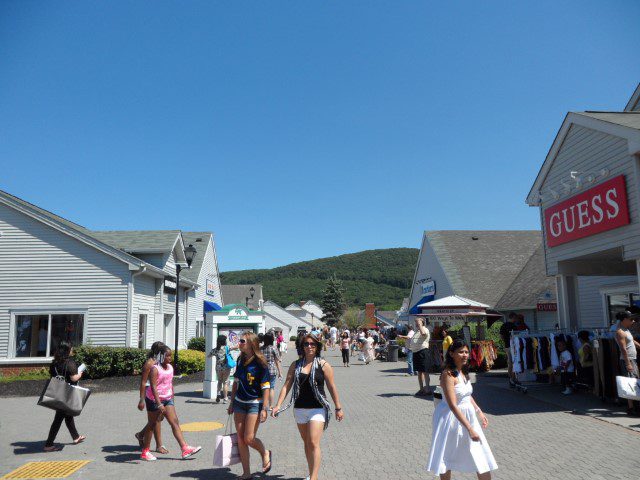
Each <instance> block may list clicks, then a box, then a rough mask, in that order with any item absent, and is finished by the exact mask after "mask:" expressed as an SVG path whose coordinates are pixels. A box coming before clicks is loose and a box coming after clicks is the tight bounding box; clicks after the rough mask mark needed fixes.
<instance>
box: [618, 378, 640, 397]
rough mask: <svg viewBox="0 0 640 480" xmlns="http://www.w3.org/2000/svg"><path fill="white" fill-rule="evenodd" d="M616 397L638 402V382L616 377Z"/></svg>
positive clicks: (639, 384)
mask: <svg viewBox="0 0 640 480" xmlns="http://www.w3.org/2000/svg"><path fill="white" fill-rule="evenodd" d="M616 386H617V387H618V397H620V398H626V399H627V400H640V380H638V379H637V378H633V377H622V376H618V377H616Z"/></svg>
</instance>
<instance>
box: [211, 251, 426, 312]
mask: <svg viewBox="0 0 640 480" xmlns="http://www.w3.org/2000/svg"><path fill="white" fill-rule="evenodd" d="M417 260H418V249H417V248H388V249H384V250H366V251H364V252H358V253H350V254H347V255H339V256H337V257H328V258H319V259H317V260H310V261H307V262H300V263H292V264H291V265H285V266H284V267H277V268H272V269H263V270H239V271H234V272H224V273H222V283H223V284H229V285H238V284H247V283H259V284H261V285H262V286H263V290H264V292H263V293H264V298H265V300H273V301H274V302H276V303H278V304H280V305H282V306H287V305H289V304H291V303H294V302H299V301H300V300H314V301H315V302H317V303H320V301H321V300H322V291H323V290H324V286H325V282H326V279H327V278H328V277H329V276H330V275H333V274H334V273H335V274H336V275H337V277H338V278H339V279H340V280H342V282H343V283H344V287H345V289H346V292H345V298H346V300H347V303H348V304H349V306H356V307H363V306H364V304H365V303H368V302H373V303H375V304H376V306H377V307H378V308H379V309H381V310H396V309H398V308H400V305H401V304H402V299H403V298H404V297H406V296H408V295H409V292H410V289H411V282H412V281H413V273H414V270H415V268H416V262H417Z"/></svg>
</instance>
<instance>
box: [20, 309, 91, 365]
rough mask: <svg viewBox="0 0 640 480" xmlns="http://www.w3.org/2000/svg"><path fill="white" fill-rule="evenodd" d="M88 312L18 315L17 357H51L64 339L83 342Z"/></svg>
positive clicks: (75, 342)
mask: <svg viewBox="0 0 640 480" xmlns="http://www.w3.org/2000/svg"><path fill="white" fill-rule="evenodd" d="M83 334H84V314H78V313H55V314H53V313H49V314H37V315H16V316H15V356H16V357H17V358H29V357H51V356H53V354H54V353H55V350H56V348H57V347H58V345H59V344H60V342H62V341H66V342H69V343H70V344H71V345H72V346H77V345H82V339H83Z"/></svg>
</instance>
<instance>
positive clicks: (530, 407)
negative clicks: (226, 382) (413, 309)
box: [0, 351, 640, 480]
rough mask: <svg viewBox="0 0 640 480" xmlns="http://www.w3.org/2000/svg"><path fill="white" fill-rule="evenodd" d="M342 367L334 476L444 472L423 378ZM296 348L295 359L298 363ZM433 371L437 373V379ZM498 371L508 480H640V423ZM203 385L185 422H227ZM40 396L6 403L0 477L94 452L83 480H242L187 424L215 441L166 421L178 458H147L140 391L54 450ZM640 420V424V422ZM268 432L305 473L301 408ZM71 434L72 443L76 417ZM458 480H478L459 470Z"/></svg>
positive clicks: (501, 451)
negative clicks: (515, 382)
mask: <svg viewBox="0 0 640 480" xmlns="http://www.w3.org/2000/svg"><path fill="white" fill-rule="evenodd" d="M327 357H328V359H329V361H331V363H332V364H333V365H335V366H336V367H335V371H336V382H337V385H338V389H339V391H340V394H341V397H342V403H343V406H344V410H345V415H346V418H345V420H344V421H343V422H342V423H340V424H338V423H337V422H335V421H332V422H331V426H330V427H329V429H328V430H327V431H326V432H325V435H324V438H323V441H322V448H323V456H324V459H323V465H322V469H321V475H320V478H321V479H323V480H333V479H336V480H338V479H339V480H345V479H348V480H359V479H362V480H371V478H381V479H398V478H401V479H403V480H411V479H425V478H432V477H431V476H430V475H429V474H427V473H426V472H425V471H424V465H425V463H426V458H427V455H428V451H429V446H430V443H431V415H432V412H433V403H432V402H431V401H430V400H425V399H419V398H416V397H414V396H413V394H414V393H415V392H416V390H417V380H416V378H415V377H413V378H411V377H405V376H404V375H403V373H404V366H405V364H404V363H402V362H398V363H378V362H375V363H373V364H370V365H368V366H365V365H363V364H362V362H358V361H357V360H355V358H356V357H352V358H353V359H354V363H353V364H352V367H351V368H343V367H342V366H341V360H340V358H339V352H338V351H334V352H331V351H330V352H328V355H327ZM292 358H293V354H292V353H289V356H288V358H287V359H286V360H285V364H288V363H290V361H291V360H292ZM436 378H437V377H436V376H435V375H433V376H432V381H433V382H435V381H436ZM495 382H496V380H495V379H491V380H488V379H482V378H481V379H479V383H478V384H476V386H475V388H476V393H475V394H476V398H477V400H478V402H479V403H480V405H481V406H482V408H483V409H484V410H485V412H486V413H487V414H488V417H489V422H490V426H489V429H488V430H487V431H486V435H487V439H488V441H489V442H490V444H491V448H492V449H493V452H494V454H495V456H496V459H497V462H498V465H499V467H500V468H499V470H498V471H497V472H496V473H495V475H494V478H496V479H513V480H540V479H544V480H554V479H560V478H562V479H563V480H573V479H575V480H578V479H580V480H585V479H588V480H596V479H604V478H607V479H624V480H627V479H630V478H639V474H638V472H640V435H639V434H638V433H636V432H634V431H631V430H628V429H625V428H622V427H620V426H617V425H612V424H609V423H606V422H602V421H599V420H596V419H593V418H591V417H586V416H581V415H574V414H571V413H568V412H567V410H566V409H563V408H562V407H557V406H555V405H553V404H551V403H547V402H542V401H540V400H537V399H535V398H532V397H530V396H527V395H522V394H519V393H517V392H513V391H510V390H506V389H504V388H501V387H497V386H496V384H495ZM201 388H202V386H201V385H199V384H189V385H180V386H178V387H177V388H176V392H177V396H176V408H177V412H178V416H179V418H180V420H181V422H184V423H187V422H219V423H222V424H225V423H226V419H227V418H226V417H227V415H226V407H227V406H226V405H223V404H222V403H220V404H216V403H215V402H214V401H211V400H207V399H203V398H202V394H201V393H198V392H195V390H196V389H201ZM35 403H36V399H35V398H26V399H25V398H5V399H0V409H1V411H3V412H12V414H11V415H3V416H2V417H0V422H1V423H0V465H2V467H1V468H2V470H1V471H0V474H4V473H6V472H9V471H11V470H13V469H15V468H17V467H19V466H20V465H22V464H24V463H25V462H27V461H32V460H67V459H68V460H74V459H78V458H86V459H87V460H93V462H91V463H90V464H88V465H87V466H85V467H84V468H83V469H82V471H81V472H80V473H79V474H76V475H74V476H73V477H74V478H75V477H77V478H82V479H102V478H104V477H105V475H107V474H108V475H109V476H110V477H115V478H127V479H129V478H140V479H148V478H153V479H154V480H155V479H162V478H184V479H209V478H210V479H214V478H215V479H216V480H227V479H232V478H236V475H237V474H238V473H239V472H240V468H239V466H233V467H231V468H230V469H226V468H225V469H216V468H214V467H213V450H212V449H213V444H214V439H215V435H216V434H218V433H219V432H220V430H217V431H212V432H187V433H185V438H186V440H187V442H188V443H190V444H192V445H194V444H199V445H202V446H203V450H202V452H200V453H199V454H198V455H197V456H195V457H193V458H192V459H189V460H186V461H181V460H178V458H179V449H178V446H177V444H176V442H175V440H174V439H173V436H172V434H171V429H170V428H169V426H168V425H167V424H166V423H163V437H164V438H163V443H164V444H165V445H166V446H167V448H169V450H170V453H169V455H164V456H163V455H159V460H158V461H157V462H152V463H141V462H140V461H139V453H138V447H137V442H136V441H135V439H134V437H133V433H134V432H135V430H136V429H139V428H141V427H142V426H143V425H144V422H145V419H146V415H145V414H144V413H143V412H139V411H138V410H137V409H136V405H137V392H136V391H131V392H128V393H113V394H107V393H103V394H96V395H92V396H91V398H90V399H89V402H88V403H87V406H86V408H85V411H84V412H83V414H82V415H81V416H80V417H78V418H77V420H76V424H77V426H78V429H79V431H80V433H82V434H83V435H87V437H88V438H87V441H86V442H85V443H83V444H80V445H66V446H65V448H64V449H63V451H61V452H56V453H52V454H44V453H42V447H43V445H44V439H45V437H46V434H47V431H48V428H49V425H50V423H51V420H52V418H53V412H51V411H49V410H47V409H44V408H41V407H37V406H36V405H35ZM638 423H640V420H639V421H638ZM258 436H259V437H260V438H261V439H262V440H263V441H264V442H265V444H266V446H267V448H269V449H272V450H273V451H274V466H273V470H272V471H271V472H270V474H269V475H268V476H267V478H272V479H281V480H284V479H287V480H292V479H304V478H305V476H306V474H307V473H306V461H305V458H304V453H303V450H302V443H301V440H300V438H299V434H298V431H297V428H296V425H295V422H294V420H293V415H292V414H291V413H290V412H288V411H287V412H285V413H283V415H282V416H281V417H280V418H278V419H277V420H273V419H269V420H268V421H267V423H266V424H264V425H262V426H261V427H260V431H259V432H258ZM58 440H59V441H63V442H70V438H69V434H68V432H67V431H66V429H65V427H64V425H63V426H62V428H61V430H60V434H59V437H58ZM260 466H261V465H260V460H259V458H258V456H257V455H256V454H255V453H252V467H253V469H254V471H256V472H257V471H259V469H260ZM454 478H457V479H471V478H476V477H475V475H458V476H455V477H454Z"/></svg>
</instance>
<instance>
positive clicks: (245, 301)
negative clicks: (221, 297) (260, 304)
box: [244, 287, 256, 309]
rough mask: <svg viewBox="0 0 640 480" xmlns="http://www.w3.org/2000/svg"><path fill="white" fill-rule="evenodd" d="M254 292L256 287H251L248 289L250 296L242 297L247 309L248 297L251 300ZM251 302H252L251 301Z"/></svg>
mask: <svg viewBox="0 0 640 480" xmlns="http://www.w3.org/2000/svg"><path fill="white" fill-rule="evenodd" d="M255 294H256V289H255V288H253V287H251V288H250V289H249V295H250V296H251V297H244V304H245V305H246V306H247V309H249V298H251V300H253V296H254V295H255ZM252 303H253V302H252Z"/></svg>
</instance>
